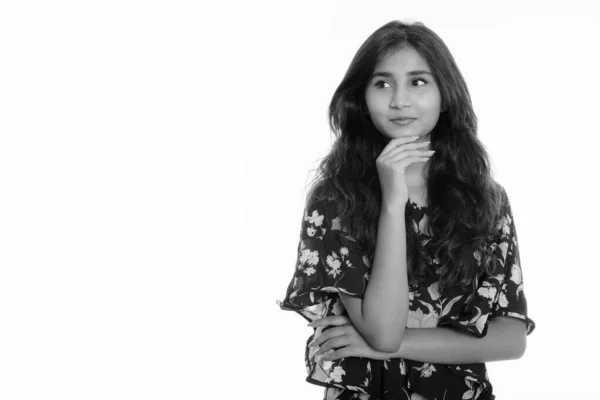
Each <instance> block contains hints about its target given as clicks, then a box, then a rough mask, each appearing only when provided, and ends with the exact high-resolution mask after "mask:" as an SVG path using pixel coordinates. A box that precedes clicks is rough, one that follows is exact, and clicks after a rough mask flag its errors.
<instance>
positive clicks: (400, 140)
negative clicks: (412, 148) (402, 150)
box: [379, 136, 419, 157]
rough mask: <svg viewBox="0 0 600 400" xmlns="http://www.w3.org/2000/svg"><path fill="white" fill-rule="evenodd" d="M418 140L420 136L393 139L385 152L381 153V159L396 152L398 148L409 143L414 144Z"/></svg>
mask: <svg viewBox="0 0 600 400" xmlns="http://www.w3.org/2000/svg"><path fill="white" fill-rule="evenodd" d="M418 138H419V137H418V136H409V137H401V138H396V139H392V140H390V141H389V143H388V144H387V145H386V146H385V147H384V148H383V150H382V151H381V154H380V155H379V156H380V157H381V156H383V157H385V155H386V154H387V153H389V152H390V151H392V150H394V149H395V148H397V147H398V146H402V145H403V144H408V143H411V142H414V141H415V140H417V139H418Z"/></svg>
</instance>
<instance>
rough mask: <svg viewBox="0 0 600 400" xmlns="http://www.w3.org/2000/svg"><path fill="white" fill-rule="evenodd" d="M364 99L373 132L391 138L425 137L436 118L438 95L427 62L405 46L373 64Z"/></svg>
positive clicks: (438, 114) (410, 47) (438, 108)
mask: <svg viewBox="0 0 600 400" xmlns="http://www.w3.org/2000/svg"><path fill="white" fill-rule="evenodd" d="M365 100H366V103H367V108H368V110H369V114H370V116H371V120H372V121H373V124H374V125H375V127H376V128H377V130H378V131H379V132H381V133H382V134H383V135H384V136H386V137H388V138H390V139H395V138H399V137H406V136H426V135H428V134H429V133H430V132H431V131H432V130H433V128H434V127H435V125H436V124H437V121H438V118H439V116H440V106H441V100H442V96H441V94H440V91H439V89H438V86H437V84H436V82H435V81H434V79H433V75H432V71H431V69H430V68H429V65H427V62H426V61H425V60H424V59H423V57H421V55H420V54H419V53H418V52H417V51H416V50H415V49H414V47H412V46H410V45H406V46H404V48H402V49H399V50H395V51H392V52H391V53H390V54H389V55H388V56H387V57H386V58H384V59H383V60H382V61H381V62H379V64H377V66H376V67H375V70H374V72H373V75H372V76H371V78H370V79H369V81H368V83H367V89H366V91H365Z"/></svg>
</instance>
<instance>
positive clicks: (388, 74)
mask: <svg viewBox="0 0 600 400" xmlns="http://www.w3.org/2000/svg"><path fill="white" fill-rule="evenodd" d="M406 74H407V75H409V76H415V75H424V74H428V75H431V76H433V74H432V73H431V72H429V71H425V70H424V69H419V70H416V71H408V72H407V73H406ZM378 76H380V77H382V78H393V77H394V74H392V73H391V72H388V71H379V72H375V73H373V75H371V79H373V78H376V77H378Z"/></svg>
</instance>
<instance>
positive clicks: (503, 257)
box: [439, 188, 535, 337]
mask: <svg viewBox="0 0 600 400" xmlns="http://www.w3.org/2000/svg"><path fill="white" fill-rule="evenodd" d="M502 196H503V204H502V210H501V217H500V218H499V221H498V223H497V225H496V227H495V229H494V233H493V234H492V235H491V236H490V238H491V239H490V241H489V242H488V243H487V244H486V246H487V249H486V250H487V251H488V252H489V253H491V254H492V255H494V256H495V257H496V260H497V264H496V266H497V267H496V268H495V270H494V271H492V273H491V274H483V275H482V276H481V278H480V279H479V280H478V285H477V290H476V291H475V292H474V293H473V294H472V295H471V297H470V298H469V300H468V301H466V302H465V304H464V307H463V308H462V309H461V310H457V311H456V312H449V313H447V315H445V316H443V318H442V319H440V323H439V326H452V327H455V328H457V329H459V330H462V331H464V332H466V333H469V334H472V335H474V336H476V337H484V336H485V335H486V334H487V326H488V324H487V323H488V321H489V319H490V318H493V317H495V316H499V315H503V316H509V317H514V318H518V319H521V320H523V321H525V323H526V325H527V334H529V333H531V332H532V331H533V329H534V328H535V323H534V322H533V321H532V320H531V319H530V318H529V317H528V316H527V301H526V299H525V293H524V292H523V276H522V271H521V265H520V260H519V248H518V242H517V232H516V229H515V221H514V218H513V215H512V210H511V207H510V201H509V199H508V196H507V194H506V191H505V190H504V188H502ZM473 257H474V259H475V261H476V262H477V263H478V265H480V264H481V253H479V252H478V251H474V252H473ZM459 298H460V296H459V297H457V298H456V300H459ZM460 303H461V302H460V301H457V304H458V305H460ZM450 304H452V300H450V301H449V305H450Z"/></svg>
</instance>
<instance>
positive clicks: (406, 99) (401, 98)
mask: <svg viewBox="0 0 600 400" xmlns="http://www.w3.org/2000/svg"><path fill="white" fill-rule="evenodd" d="M411 105H412V101H411V99H410V96H409V93H408V92H407V91H406V90H402V89H396V90H395V91H394V95H393V96H392V101H391V102H390V107H392V108H402V107H409V106H411Z"/></svg>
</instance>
